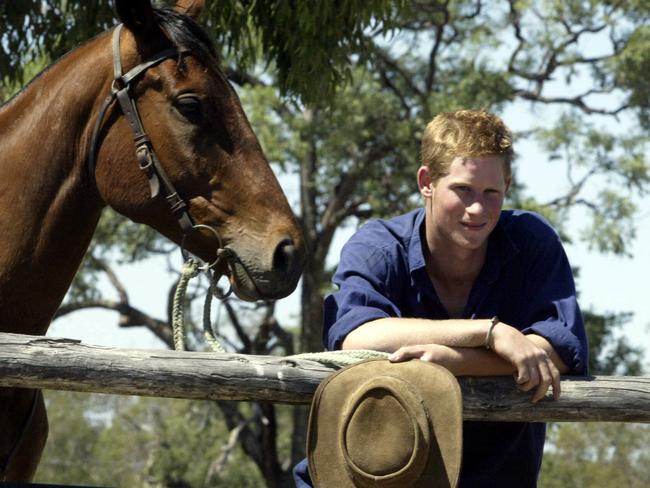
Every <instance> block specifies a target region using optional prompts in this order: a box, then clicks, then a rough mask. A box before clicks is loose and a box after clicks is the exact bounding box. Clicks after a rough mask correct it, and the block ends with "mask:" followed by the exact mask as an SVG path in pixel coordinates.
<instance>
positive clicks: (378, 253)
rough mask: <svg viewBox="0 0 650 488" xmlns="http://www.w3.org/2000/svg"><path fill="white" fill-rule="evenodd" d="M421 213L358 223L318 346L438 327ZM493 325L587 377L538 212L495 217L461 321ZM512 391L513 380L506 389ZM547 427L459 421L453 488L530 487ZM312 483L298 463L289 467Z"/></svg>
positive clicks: (549, 232)
mask: <svg viewBox="0 0 650 488" xmlns="http://www.w3.org/2000/svg"><path fill="white" fill-rule="evenodd" d="M424 216H425V212H424V209H418V210H414V211H412V212H409V213H407V214H405V215H401V216H399V217H396V218H393V219H390V220H375V221H371V222H369V223H367V224H366V225H364V226H363V227H362V228H361V229H360V230H359V231H358V232H357V233H356V234H355V235H354V236H352V238H351V239H350V240H349V241H348V243H347V244H346V245H345V246H344V247H343V250H342V252H341V260H340V263H339V266H338V268H337V271H336V273H335V275H334V278H333V281H334V283H335V284H336V285H338V287H339V290H338V291H337V292H335V293H333V294H332V295H330V296H328V297H327V298H326V299H325V304H324V307H325V308H324V329H323V341H324V343H325V346H326V348H327V349H329V350H334V349H340V348H341V343H342V342H343V339H344V338H345V336H346V335H347V334H349V333H350V332H351V331H352V330H354V329H355V328H356V327H359V326H360V325H362V324H365V323H366V322H370V321H372V320H375V319H380V318H385V317H416V318H424V319H434V320H444V319H449V315H448V313H447V311H446V310H445V308H444V306H443V305H442V303H441V302H440V299H439V298H438V296H437V294H436V291H435V289H434V287H433V284H432V283H431V280H430V278H429V276H428V274H427V271H426V267H425V259H424V253H423V247H422V246H423V242H422V238H423V236H424ZM494 316H498V317H499V319H500V320H501V321H502V322H504V323H506V324H508V325H511V326H513V327H515V328H517V329H519V330H521V331H522V332H523V333H524V334H531V333H532V334H537V335H540V336H542V337H544V338H545V339H547V340H548V341H549V342H550V343H551V345H552V346H553V348H554V349H555V351H556V352H557V353H558V355H559V356H560V358H562V361H564V363H565V364H566V365H567V366H568V367H569V373H570V374H586V373H587V340H586V335H585V330H584V324H583V321H582V315H581V313H580V309H579V307H578V303H577V301H576V292H575V285H574V281H573V274H572V272H571V267H570V265H569V262H568V260H567V257H566V254H565V252H564V249H563V248H562V244H561V242H560V239H559V237H558V235H557V233H556V232H555V231H554V230H553V229H552V228H551V227H550V226H549V224H548V223H547V222H546V221H545V220H544V219H543V218H542V217H540V216H539V215H537V214H534V213H532V212H525V211H520V210H504V211H502V212H501V216H500V219H499V222H498V224H497V225H496V227H495V228H494V230H493V231H492V233H491V234H490V236H489V238H488V248H487V254H486V259H485V263H484V265H483V268H482V269H481V271H480V273H479V275H478V277H477V279H476V281H475V283H474V285H473V287H472V290H471V292H470V295H469V298H468V300H467V304H466V306H465V310H464V312H463V316H462V318H466V319H489V318H491V317H494ZM513 387H514V383H513ZM545 434H546V425H545V424H543V423H519V422H508V423H504V422H464V424H463V461H462V462H463V464H462V469H461V478H460V483H459V486H460V487H466V488H480V487H499V488H508V487H513V488H515V487H516V488H522V487H524V488H525V487H534V486H536V484H537V476H538V473H539V470H540V467H541V462H542V454H543V450H544V438H545ZM294 479H295V481H296V485H297V487H298V488H302V487H308V486H311V482H310V480H309V474H308V472H307V463H306V461H303V462H301V463H300V464H298V465H297V466H296V468H295V469H294Z"/></svg>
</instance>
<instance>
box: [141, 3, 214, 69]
mask: <svg viewBox="0 0 650 488" xmlns="http://www.w3.org/2000/svg"><path fill="white" fill-rule="evenodd" d="M154 16H155V19H156V22H157V23H158V26H159V27H160V29H161V30H162V31H163V32H164V33H165V35H166V36H167V38H168V39H169V40H170V41H171V42H172V44H173V45H174V47H176V48H177V49H178V50H179V51H189V52H191V53H192V54H193V55H194V56H196V57H197V58H198V59H199V61H201V63H202V64H204V65H206V66H214V67H218V65H219V55H218V54H217V50H216V49H215V47H214V44H213V42H212V40H211V39H210V36H209V35H208V33H207V32H206V31H205V29H203V27H201V26H200V25H199V24H197V23H196V22H195V21H194V19H192V18H190V17H188V16H186V15H183V14H181V13H178V12H177V11H176V10H174V9H171V8H168V7H161V8H155V9H154Z"/></svg>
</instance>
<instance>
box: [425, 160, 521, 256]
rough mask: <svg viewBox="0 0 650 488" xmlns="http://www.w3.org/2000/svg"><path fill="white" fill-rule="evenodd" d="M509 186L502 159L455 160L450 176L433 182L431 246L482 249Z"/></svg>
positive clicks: (430, 220)
mask: <svg viewBox="0 0 650 488" xmlns="http://www.w3.org/2000/svg"><path fill="white" fill-rule="evenodd" d="M508 184H509V182H507V181H506V179H505V170H504V163H503V158H501V157H500V156H482V157H456V158H455V159H454V160H453V161H452V163H451V166H450V167H449V174H448V175H447V176H444V177H442V178H440V179H439V180H438V181H437V182H436V183H430V188H431V192H430V201H429V208H428V209H427V214H428V215H427V219H428V220H429V222H428V223H427V240H428V241H429V244H430V245H433V246H434V247H441V248H442V249H444V248H448V247H447V246H452V247H451V249H458V248H462V249H466V250H478V249H481V248H482V247H483V246H484V245H486V243H487V238H488V236H489V235H490V232H492V230H493V229H494V227H495V226H496V224H497V222H498V220H499V215H500V213H501V208H502V206H503V199H504V197H505V192H506V190H507V188H508Z"/></svg>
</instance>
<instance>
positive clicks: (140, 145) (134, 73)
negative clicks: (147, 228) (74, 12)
mask: <svg viewBox="0 0 650 488" xmlns="http://www.w3.org/2000/svg"><path fill="white" fill-rule="evenodd" d="M121 30H122V24H120V25H118V26H117V27H116V28H115V30H114V31H113V37H112V41H111V46H112V50H113V74H114V77H113V83H112V85H111V93H110V94H109V95H108V97H107V98H106V99H105V100H104V102H103V103H102V106H101V108H100V110H99V116H98V117H97V121H96V122H95V127H94V129H93V133H92V138H91V142H90V154H89V157H88V171H89V173H90V179H91V181H92V182H93V183H95V186H96V180H95V166H96V164H97V151H98V149H99V133H100V130H101V128H102V123H103V121H104V118H105V116H106V112H107V111H108V109H109V108H110V107H111V106H112V105H113V102H114V101H115V100H117V101H118V103H119V105H120V108H121V109H122V113H123V114H124V117H125V118H126V120H127V122H128V123H129V126H130V127H131V130H132V131H133V142H134V143H135V154H136V157H137V159H138V164H139V166H140V169H141V170H142V171H143V172H144V174H145V175H146V177H147V181H148V182H149V190H150V192H151V198H156V197H158V195H159V194H160V193H161V191H162V193H163V195H164V197H165V200H166V201H167V204H168V205H169V208H170V210H171V212H172V214H173V215H174V216H175V217H176V219H177V221H178V224H179V226H180V227H181V230H182V232H183V237H182V241H181V251H182V252H183V256H184V257H187V252H186V250H185V249H184V243H185V240H186V238H187V237H188V236H189V235H190V234H192V233H193V232H195V231H197V230H199V229H206V230H208V231H210V232H211V233H212V234H213V235H214V236H215V237H216V238H217V241H218V242H219V247H218V248H217V257H216V258H215V260H214V261H213V262H212V263H206V264H204V265H203V266H202V267H201V269H203V270H206V271H208V270H209V269H212V268H215V267H216V266H217V265H218V264H219V263H220V262H221V261H222V260H226V261H227V262H229V263H230V261H232V260H233V259H236V258H237V256H236V254H235V253H234V251H233V250H232V249H230V248H228V247H225V246H224V245H223V240H222V239H221V236H220V235H219V232H218V231H217V230H216V229H215V228H214V227H211V226H208V225H204V224H195V223H194V221H193V220H192V217H191V216H190V214H189V212H188V205H187V203H186V202H185V200H183V198H182V197H181V196H180V195H179V193H178V191H176V188H175V187H174V185H173V183H172V182H171V180H170V179H169V177H168V176H167V173H166V172H165V170H164V168H163V167H162V165H161V164H160V161H159V160H158V157H157V156H156V152H155V151H154V149H153V145H152V144H151V140H150V139H149V137H148V136H147V134H146V132H145V130H144V127H143V126H142V121H141V119H140V115H139V114H138V109H137V107H136V104H135V100H133V98H132V96H131V92H130V89H131V86H132V83H133V82H134V81H135V80H137V79H138V77H139V76H140V75H142V74H143V73H144V72H145V71H147V70H148V69H149V68H151V67H153V66H156V65H158V64H159V63H161V62H162V61H164V60H166V59H168V58H175V57H178V56H181V55H182V54H183V52H182V51H178V50H177V49H176V48H169V49H165V50H164V51H161V52H159V53H157V54H155V55H153V56H152V57H151V58H150V59H148V60H147V61H144V62H142V63H140V64H138V65H137V66H135V67H134V68H131V69H130V70H129V71H127V72H126V73H123V71H122V61H121V55H120V32H121Z"/></svg>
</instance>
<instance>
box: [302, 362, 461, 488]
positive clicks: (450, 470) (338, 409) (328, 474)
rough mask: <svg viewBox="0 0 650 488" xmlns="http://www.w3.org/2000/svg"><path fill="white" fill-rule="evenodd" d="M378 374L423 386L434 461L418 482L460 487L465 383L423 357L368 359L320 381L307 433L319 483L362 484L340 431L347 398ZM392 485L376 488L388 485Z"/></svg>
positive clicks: (345, 487) (344, 487) (326, 487)
mask: <svg viewBox="0 0 650 488" xmlns="http://www.w3.org/2000/svg"><path fill="white" fill-rule="evenodd" d="M378 375H381V376H393V377H396V378H398V379H400V380H403V381H406V382H407V383H409V384H410V386H411V387H412V388H413V389H415V390H417V392H418V394H419V396H420V398H421V399H422V402H423V406H424V409H425V410H426V414H427V415H428V418H429V421H430V423H429V425H430V428H431V442H430V445H429V451H428V454H429V456H428V460H427V462H426V466H425V467H424V469H423V471H422V472H421V474H420V475H419V476H418V481H417V482H416V484H414V485H412V486H413V487H418V486H427V487H452V488H453V487H455V486H456V485H457V483H458V478H459V475H460V465H461V454H462V398H461V393H460V387H459V385H458V382H457V381H456V378H455V377H454V376H453V374H451V372H449V371H448V370H447V369H446V368H444V367H442V366H440V365H437V364H433V363H429V362H426V361H420V360H413V361H407V362H403V363H391V362H389V361H386V360H370V361H364V362H360V363H356V364H353V365H351V366H348V367H346V368H343V369H341V370H339V371H337V372H336V373H334V374H332V375H331V376H329V377H328V378H326V379H325V380H324V381H323V382H322V383H321V384H320V385H319V387H318V389H317V390H316V393H315V394H314V398H313V401H312V406H311V411H310V415H309V426H308V431H307V458H308V462H309V473H310V476H311V479H312V482H313V483H314V486H315V487H321V488H330V487H335V488H355V487H356V486H357V485H356V484H355V482H354V480H353V479H352V478H351V476H350V474H349V472H348V470H346V467H345V466H346V460H345V458H344V454H343V451H342V449H341V446H340V445H339V444H340V441H339V436H338V435H337V434H338V433H339V430H340V428H341V424H342V423H343V422H344V421H345V419H344V415H343V412H344V408H345V405H346V401H347V399H348V398H349V397H350V396H351V395H352V394H353V393H354V392H356V391H358V389H359V387H360V385H363V384H364V383H365V382H366V381H367V380H368V379H370V378H373V377H375V376H378ZM385 420H386V421H389V420H390V419H385ZM369 448H372V446H369ZM390 484H391V483H386V484H385V485H384V484H377V485H376V486H378V487H380V486H381V487H383V486H386V487H388V486H389V485H390ZM403 488H406V487H403Z"/></svg>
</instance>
